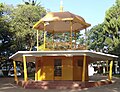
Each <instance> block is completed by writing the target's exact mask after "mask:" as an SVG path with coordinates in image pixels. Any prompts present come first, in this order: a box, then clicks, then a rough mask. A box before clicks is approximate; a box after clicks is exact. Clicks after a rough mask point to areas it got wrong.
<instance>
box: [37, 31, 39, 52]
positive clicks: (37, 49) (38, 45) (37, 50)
mask: <svg viewBox="0 0 120 92" xmlns="http://www.w3.org/2000/svg"><path fill="white" fill-rule="evenodd" d="M38 46H39V43H38V30H37V51H38Z"/></svg>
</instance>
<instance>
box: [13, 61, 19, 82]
mask: <svg viewBox="0 0 120 92" xmlns="http://www.w3.org/2000/svg"><path fill="white" fill-rule="evenodd" d="M13 65H14V74H15V77H14V78H15V81H16V82H18V77H17V70H16V62H15V61H13Z"/></svg>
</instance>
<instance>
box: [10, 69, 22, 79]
mask: <svg viewBox="0 0 120 92" xmlns="http://www.w3.org/2000/svg"><path fill="white" fill-rule="evenodd" d="M16 70H17V76H21V71H20V68H18V67H17V68H16ZM8 76H11V77H13V76H15V75H14V68H13V67H12V68H11V69H10V70H9V72H8Z"/></svg>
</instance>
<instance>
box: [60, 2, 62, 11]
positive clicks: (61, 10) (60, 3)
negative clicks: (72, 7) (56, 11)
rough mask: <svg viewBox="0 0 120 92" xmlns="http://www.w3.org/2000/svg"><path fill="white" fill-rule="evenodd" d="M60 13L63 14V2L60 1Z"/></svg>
mask: <svg viewBox="0 0 120 92" xmlns="http://www.w3.org/2000/svg"><path fill="white" fill-rule="evenodd" d="M60 12H63V0H60Z"/></svg>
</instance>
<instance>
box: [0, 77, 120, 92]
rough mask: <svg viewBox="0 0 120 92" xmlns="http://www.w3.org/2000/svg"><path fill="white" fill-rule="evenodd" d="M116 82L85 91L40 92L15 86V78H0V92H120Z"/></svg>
mask: <svg viewBox="0 0 120 92" xmlns="http://www.w3.org/2000/svg"><path fill="white" fill-rule="evenodd" d="M90 78H91V80H96V81H97V80H101V79H106V77H105V76H93V77H90ZM113 80H115V81H116V83H114V84H110V85H105V86H101V87H93V88H88V89H84V90H53V89H51V90H40V89H24V88H22V87H19V86H17V85H15V84H14V78H13V77H10V78H3V77H0V92H33V91H34V92H79V91H80V92H120V79H118V78H113Z"/></svg>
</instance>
